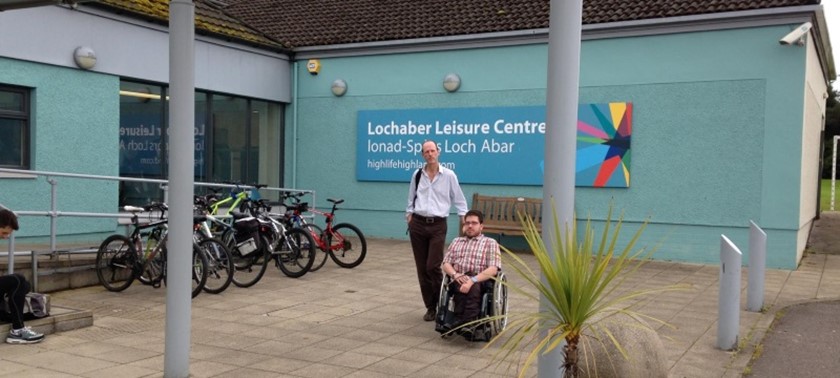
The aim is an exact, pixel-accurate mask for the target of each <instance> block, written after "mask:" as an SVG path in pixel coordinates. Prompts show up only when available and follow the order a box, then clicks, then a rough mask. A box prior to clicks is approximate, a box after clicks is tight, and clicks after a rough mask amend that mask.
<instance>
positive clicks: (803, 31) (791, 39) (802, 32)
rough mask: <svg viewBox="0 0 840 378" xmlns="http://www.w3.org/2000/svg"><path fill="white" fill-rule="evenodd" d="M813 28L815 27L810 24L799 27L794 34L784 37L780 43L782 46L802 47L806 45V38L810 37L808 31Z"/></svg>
mask: <svg viewBox="0 0 840 378" xmlns="http://www.w3.org/2000/svg"><path fill="white" fill-rule="evenodd" d="M812 26H813V25H811V23H810V22H806V23H804V24H802V25H799V26H797V27H796V29H793V31H792V32H790V33H788V34H787V35H786V36H784V37H782V39H780V40H779V43H780V44H782V45H792V44H794V43H795V44H797V45H800V46H802V45H804V44H805V36H807V35H808V31H809V30H811V27H812Z"/></svg>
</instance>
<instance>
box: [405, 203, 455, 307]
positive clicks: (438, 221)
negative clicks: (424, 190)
mask: <svg viewBox="0 0 840 378" xmlns="http://www.w3.org/2000/svg"><path fill="white" fill-rule="evenodd" d="M428 219H430V218H424V217H419V216H412V219H411V224H410V225H409V235H410V237H411V249H412V250H413V251H414V264H415V267H416V268H417V279H418V281H419V283H420V294H421V295H423V303H424V304H425V305H426V309H427V310H435V309H437V302H438V296H440V284H441V281H442V280H443V272H442V271H441V268H440V265H441V264H442V263H443V249H444V247H445V245H446V218H433V219H434V221H433V222H429V221H428Z"/></svg>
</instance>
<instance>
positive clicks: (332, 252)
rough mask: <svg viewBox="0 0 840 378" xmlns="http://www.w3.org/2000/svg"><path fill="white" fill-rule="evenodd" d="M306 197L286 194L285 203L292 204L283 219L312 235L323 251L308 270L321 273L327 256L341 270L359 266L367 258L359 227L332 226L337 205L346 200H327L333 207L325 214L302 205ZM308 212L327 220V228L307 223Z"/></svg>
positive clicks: (318, 253) (304, 203) (346, 224)
mask: <svg viewBox="0 0 840 378" xmlns="http://www.w3.org/2000/svg"><path fill="white" fill-rule="evenodd" d="M304 194H305V193H304V192H299V193H297V192H296V193H284V194H283V198H284V199H289V200H290V201H291V203H288V204H286V205H285V206H286V213H285V214H284V219H285V221H286V222H287V223H288V224H289V225H290V226H291V227H299V228H302V229H305V230H307V231H309V233H310V234H311V235H312V239H313V240H314V241H315V245H316V246H317V247H318V250H319V251H320V252H316V253H315V262H314V263H313V264H312V267H311V268H310V269H309V270H310V271H313V272H314V271H316V270H318V269H321V267H322V266H324V263H325V262H326V261H327V255H329V256H330V258H332V260H333V261H335V263H336V264H338V266H340V267H342V268H354V267H357V266H359V264H361V263H362V261H364V259H365V255H366V254H367V241H365V236H364V234H362V231H361V230H359V228H358V227H356V226H354V225H352V224H350V223H339V224H336V225H335V226H333V223H334V222H335V211H336V210H338V205H339V204H341V203H343V202H344V200H343V199H333V198H327V201H329V202H331V203H332V204H333V205H332V209H331V210H330V211H329V212H323V211H318V210H314V209H309V204H308V203H307V202H301V201H300V197H301V196H303V195H304ZM307 211H308V212H311V213H313V214H316V215H321V216H323V217H324V219H325V220H326V228H321V227H320V226H318V225H316V224H314V223H308V222H307V221H306V218H305V217H303V213H305V212H307Z"/></svg>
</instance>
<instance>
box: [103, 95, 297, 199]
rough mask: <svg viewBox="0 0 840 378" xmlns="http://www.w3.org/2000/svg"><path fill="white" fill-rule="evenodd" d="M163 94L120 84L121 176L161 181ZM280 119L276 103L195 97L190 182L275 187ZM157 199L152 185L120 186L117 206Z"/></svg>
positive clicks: (164, 159) (164, 154) (163, 166)
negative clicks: (193, 151)
mask: <svg viewBox="0 0 840 378" xmlns="http://www.w3.org/2000/svg"><path fill="white" fill-rule="evenodd" d="M165 92H166V88H165V87H161V86H157V85H150V84H144V83H136V82H129V81H122V82H121V83H120V131H119V135H120V141H119V143H120V175H121V176H128V177H139V178H153V179H165V178H166V177H167V174H166V170H167V164H168V162H167V159H168V139H167V135H168V133H167V121H168V116H167V114H166V105H167V103H168V101H162V100H161V99H162V98H163V99H166V98H167V96H166V93H165ZM282 119H283V114H282V106H281V104H277V103H270V102H266V101H258V100H249V99H246V98H242V97H234V96H226V95H220V94H213V93H205V92H196V94H195V141H194V148H195V180H196V181H197V182H219V183H221V182H240V183H244V184H257V183H259V184H266V185H269V186H272V187H279V186H281V177H282V166H283V164H282V160H281V159H282V157H281V153H280V152H281V148H282V147H281V143H280V142H281V140H282V139H281V134H282ZM264 195H268V193H264ZM269 197H270V198H271V199H273V200H277V199H278V198H276V197H277V196H276V195H274V196H269ZM272 197H274V198H272ZM162 199H163V193H162V191H161V189H160V188H159V186H158V184H151V183H136V182H123V183H122V184H121V186H120V205H121V206H122V205H142V204H146V203H148V202H150V201H153V200H158V201H159V200H162Z"/></svg>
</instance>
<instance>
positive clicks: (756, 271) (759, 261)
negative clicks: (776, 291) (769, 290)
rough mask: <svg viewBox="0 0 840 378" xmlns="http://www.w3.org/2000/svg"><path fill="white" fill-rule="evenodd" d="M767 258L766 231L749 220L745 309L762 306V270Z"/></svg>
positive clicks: (757, 309)
mask: <svg viewBox="0 0 840 378" xmlns="http://www.w3.org/2000/svg"><path fill="white" fill-rule="evenodd" d="M766 260H767V233H765V232H764V230H762V229H761V227H758V225H757V224H755V222H753V221H750V267H749V272H748V276H747V311H752V312H761V308H762V307H764V270H765V269H766Z"/></svg>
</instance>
